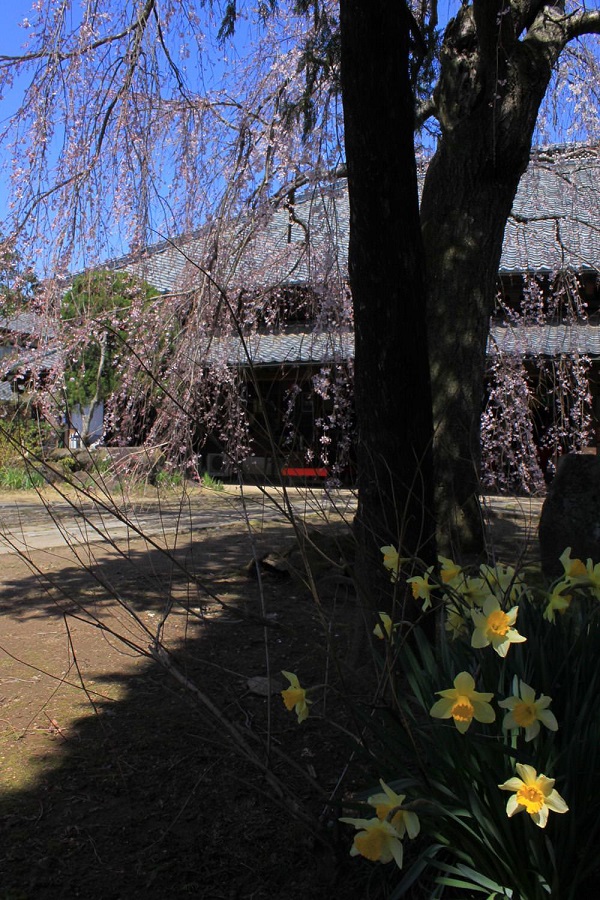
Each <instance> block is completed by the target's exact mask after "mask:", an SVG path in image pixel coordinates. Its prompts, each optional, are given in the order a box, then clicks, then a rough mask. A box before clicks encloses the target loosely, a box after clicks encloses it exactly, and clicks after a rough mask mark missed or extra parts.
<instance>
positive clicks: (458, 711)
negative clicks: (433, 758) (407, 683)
mask: <svg viewBox="0 0 600 900" xmlns="http://www.w3.org/2000/svg"><path fill="white" fill-rule="evenodd" d="M436 693H437V694H439V696H440V697H441V700H436V702H435V703H434V704H433V706H432V707H431V709H430V710H429V715H430V716H433V718H434V719H454V724H455V725H456V727H457V729H458V731H460V733H461V734H464V733H465V731H466V730H467V729H468V727H469V725H470V724H471V722H472V721H473V719H476V720H477V721H478V722H486V723H487V722H493V721H494V720H495V718H496V713H495V712H494V710H493V709H492V707H491V706H490V704H489V701H490V700H491V699H492V697H493V696H494V695H493V694H488V693H480V692H479V691H476V690H475V682H474V680H473V676H472V675H469V673H468V672H459V674H458V675H457V676H456V678H455V679H454V687H453V688H448V689H447V690H444V691H436Z"/></svg>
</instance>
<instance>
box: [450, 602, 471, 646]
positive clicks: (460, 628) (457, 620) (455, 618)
mask: <svg viewBox="0 0 600 900" xmlns="http://www.w3.org/2000/svg"><path fill="white" fill-rule="evenodd" d="M445 628H446V631H448V632H449V634H450V639H451V640H453V641H455V640H456V639H457V638H459V637H461V636H462V635H463V634H464V633H465V631H466V630H467V620H466V619H465V617H464V616H463V614H462V613H461V612H460V610H459V609H457V608H456V606H454V604H452V603H449V604H448V605H447V606H446V622H445Z"/></svg>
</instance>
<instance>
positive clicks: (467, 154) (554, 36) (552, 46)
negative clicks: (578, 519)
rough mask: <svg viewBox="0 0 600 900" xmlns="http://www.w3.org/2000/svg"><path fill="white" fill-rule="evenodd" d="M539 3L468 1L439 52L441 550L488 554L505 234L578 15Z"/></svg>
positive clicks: (435, 282) (434, 273)
mask: <svg viewBox="0 0 600 900" xmlns="http://www.w3.org/2000/svg"><path fill="white" fill-rule="evenodd" d="M530 6H531V10H530V13H531V20H530V19H527V20H525V19H523V18H522V15H524V13H522V10H521V8H520V7H519V6H518V5H517V4H504V3H501V2H500V0H489V2H488V0H486V2H485V3H484V2H478V3H477V2H474V3H473V4H472V5H471V6H466V5H463V6H462V7H461V9H460V11H459V13H458V14H457V16H456V17H455V18H454V19H452V20H451V21H450V23H449V25H448V27H447V30H446V34H445V35H444V42H443V47H442V53H441V60H440V61H441V71H440V78H439V82H438V85H437V87H436V92H435V105H436V111H437V116H438V121H439V124H440V129H441V136H440V139H439V141H438V150H437V152H436V154H435V156H434V157H433V159H432V161H431V163H430V165H429V168H428V170H427V175H426V178H425V184H424V189H423V197H422V201H421V223H422V231H423V240H424V247H425V259H426V264H427V272H428V286H427V287H428V336H429V352H430V365H431V380H432V392H433V410H434V428H435V438H434V448H435V451H434V456H435V482H436V514H437V520H438V545H439V548H440V550H441V551H442V552H443V553H444V554H445V555H452V554H453V553H454V554H456V553H458V551H459V550H460V549H462V550H467V551H475V552H478V551H480V550H482V549H483V524H482V520H481V516H480V511H479V500H478V498H479V487H480V486H479V462H480V419H481V412H482V402H483V386H484V376H485V356H486V343H487V338H488V333H489V320H490V316H491V314H492V310H493V305H494V297H495V293H496V282H497V273H498V269H499V265H500V258H501V254H502V241H503V237H504V228H505V225H506V221H507V219H508V216H509V215H510V210H511V207H512V203H513V200H514V197H515V194H516V192H517V187H518V184H519V180H520V178H521V175H522V174H523V172H524V171H525V169H526V167H527V164H528V161H529V157H530V152H531V143H532V138H533V132H534V129H535V125H536V121H537V116H538V111H539V106H540V103H541V101H542V99H543V97H544V94H545V92H546V89H547V87H548V84H549V81H550V77H551V73H552V68H553V66H554V64H555V62H556V60H557V59H558V56H559V54H560V52H561V50H562V48H563V46H564V44H565V42H566V40H567V38H568V34H567V31H566V23H567V22H568V19H565V18H564V17H561V16H560V14H559V12H557V11H556V10H555V9H550V11H549V12H548V13H547V11H546V9H545V7H546V6H548V7H552V4H544V3H537V4H531V5H530ZM533 6H535V9H533ZM523 9H524V7H523ZM523 32H525V36H524V37H522V33H523ZM507 414H510V411H507Z"/></svg>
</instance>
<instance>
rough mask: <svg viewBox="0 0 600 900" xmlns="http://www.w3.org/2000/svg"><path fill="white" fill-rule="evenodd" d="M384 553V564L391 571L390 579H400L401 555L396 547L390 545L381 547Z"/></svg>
mask: <svg viewBox="0 0 600 900" xmlns="http://www.w3.org/2000/svg"><path fill="white" fill-rule="evenodd" d="M379 549H380V550H381V552H382V553H383V565H384V566H385V568H386V569H387V570H388V571H389V573H390V581H393V582H394V581H398V575H399V574H400V557H399V556H398V551H397V550H396V548H395V547H392V546H391V545H388V546H386V547H380V548H379Z"/></svg>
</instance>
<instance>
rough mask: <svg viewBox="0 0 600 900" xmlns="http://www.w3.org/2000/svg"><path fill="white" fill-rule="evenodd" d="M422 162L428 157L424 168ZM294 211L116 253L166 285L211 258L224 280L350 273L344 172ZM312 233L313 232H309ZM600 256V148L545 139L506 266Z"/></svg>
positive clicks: (190, 277) (515, 221) (183, 283)
mask: <svg viewBox="0 0 600 900" xmlns="http://www.w3.org/2000/svg"><path fill="white" fill-rule="evenodd" d="M424 172H425V166H424V165H423V166H421V169H420V178H421V179H422V178H423V176H424ZM294 219H295V220H298V221H293V222H291V221H290V213H289V210H288V209H286V208H284V207H283V206H280V207H278V208H277V209H274V210H273V209H271V210H268V211H267V212H266V213H263V215H262V218H259V219H257V220H256V221H255V222H254V223H251V222H250V221H240V222H237V223H228V224H225V225H223V226H221V228H220V231H219V233H218V235H217V237H218V242H217V243H218V246H219V254H218V257H217V262H216V263H215V255H214V247H215V234H214V233H210V234H209V230H208V229H205V230H204V231H203V232H199V233H197V234H195V235H191V236H188V237H183V238H179V239H177V240H176V241H173V242H165V243H162V244H158V245H156V246H154V247H150V248H148V250H147V251H146V253H145V254H143V255H138V256H136V257H129V258H124V259H122V260H117V261H115V262H114V263H113V265H114V267H115V268H125V269H127V270H128V271H131V272H133V273H135V274H138V275H140V276H142V277H143V278H145V279H146V280H147V281H149V282H150V283H151V284H153V285H154V286H155V287H157V288H158V289H160V290H161V291H164V292H176V291H180V290H184V289H186V288H189V287H192V286H193V284H194V281H197V279H198V271H199V268H198V267H200V268H208V269H210V271H211V274H213V275H214V277H215V278H216V280H217V281H218V282H219V284H221V285H222V286H224V287H228V286H229V287H231V286H237V287H240V286H243V287H245V288H260V287H265V286H273V285H278V284H282V283H284V284H307V283H309V282H310V283H317V284H318V283H321V282H322V281H323V280H326V279H327V278H328V277H331V276H332V275H336V276H337V275H339V276H340V277H341V278H344V277H345V273H346V268H347V247H348V221H349V209H348V194H347V189H346V182H345V180H342V179H338V180H337V181H336V182H335V183H334V184H330V185H315V186H314V187H312V188H311V189H306V190H304V192H303V193H302V194H301V195H298V197H297V200H296V203H295V205H294ZM307 235H308V236H309V241H308V242H307V241H306V236H307ZM599 261H600V148H599V147H597V146H592V147H586V146H581V145H573V146H572V147H569V146H566V147H561V148H546V149H540V150H538V151H537V152H536V153H534V155H533V157H532V161H531V163H530V165H529V167H528V169H527V171H526V172H525V174H524V176H523V178H522V179H521V184H520V185H519V190H518V192H517V196H516V198H515V202H514V204H513V213H512V216H511V218H510V219H509V221H508V223H507V227H506V231H505V237H504V247H503V252H502V259H501V263H500V272H501V273H507V274H508V273H516V272H524V271H538V272H539V271H542V272H543V271H546V272H551V271H555V270H559V269H566V268H568V269H573V270H582V269H593V268H598V266H599Z"/></svg>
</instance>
